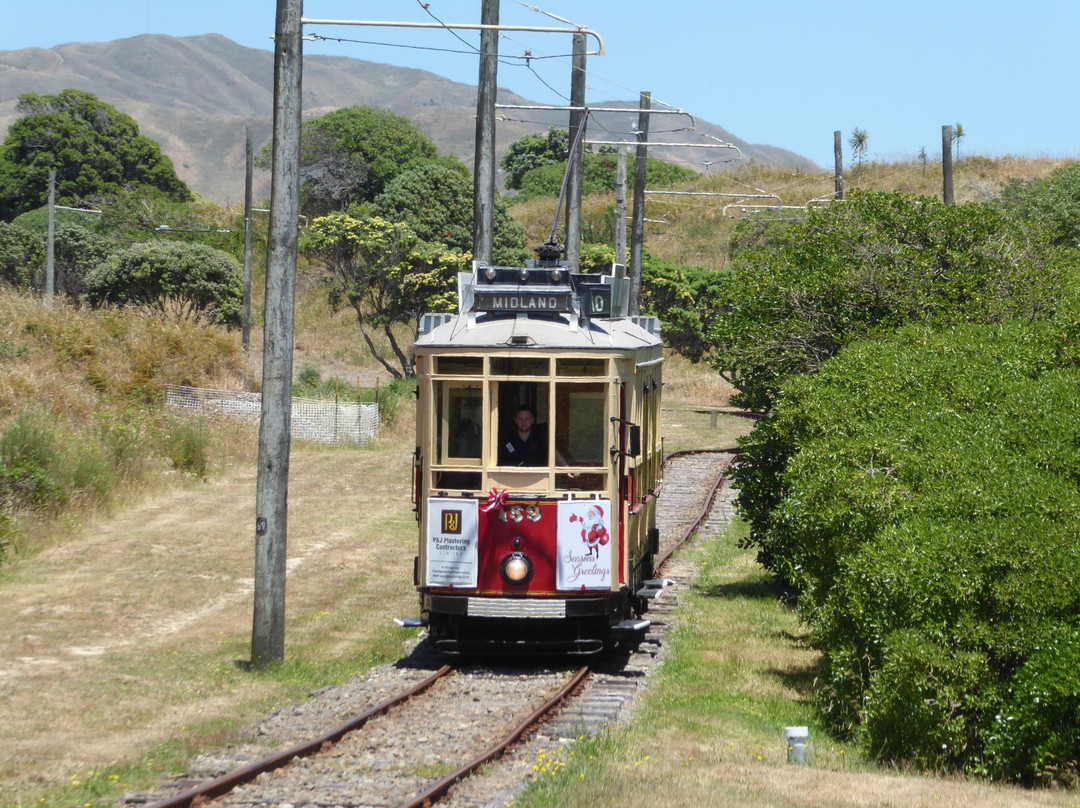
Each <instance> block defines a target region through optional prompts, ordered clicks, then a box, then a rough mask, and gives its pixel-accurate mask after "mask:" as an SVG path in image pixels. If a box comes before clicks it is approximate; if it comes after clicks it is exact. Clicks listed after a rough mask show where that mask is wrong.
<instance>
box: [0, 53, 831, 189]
mask: <svg viewBox="0 0 1080 808" xmlns="http://www.w3.org/2000/svg"><path fill="white" fill-rule="evenodd" d="M273 70H274V55H273V53H272V52H270V51H268V50H258V49H255V48H246V47H243V46H241V45H237V44H236V43H235V42H232V41H231V40H229V39H226V38H225V37H223V36H219V35H217V34H207V35H204V36H197V37H180V38H177V37H169V36H160V35H145V36H137V37H132V38H131V39H121V40H117V41H114V42H96V43H73V44H67V45H60V46H58V47H56V48H50V49H47V50H46V49H41V48H28V49H25V50H17V51H0V99H3V100H0V134H3V133H6V131H7V129H8V127H9V126H10V125H11V123H12V122H13V121H14V120H15V119H16V118H17V113H16V111H15V105H16V100H17V98H18V96H19V95H20V94H23V93H39V94H42V95H51V94H55V93H58V92H60V91H61V90H64V89H68V88H72V89H79V90H85V91H87V92H91V93H93V94H95V95H96V96H97V97H98V98H100V99H101V100H102V101H104V102H106V103H108V104H111V105H112V106H114V107H116V108H117V109H118V110H120V111H121V112H124V113H126V114H128V115H130V116H131V117H133V118H134V119H135V120H136V121H138V123H139V126H140V129H141V131H142V132H143V134H145V135H147V136H148V137H150V138H153V139H154V140H156V141H157V142H158V143H160V144H161V148H162V150H163V151H164V152H165V154H167V155H168V156H169V157H170V158H171V159H172V161H173V163H174V164H175V166H176V170H177V173H178V174H179V175H180V177H181V178H182V179H183V180H184V181H185V182H186V183H187V184H188V185H189V186H190V187H191V188H192V189H194V190H195V191H197V192H198V193H200V194H201V195H202V196H204V197H206V198H207V199H210V200H213V201H215V202H218V203H221V204H229V203H232V202H236V201H237V200H240V199H242V198H243V189H244V168H243V167H244V126H245V124H250V125H251V127H252V133H253V137H254V138H255V143H256V148H258V147H260V146H261V145H262V144H263V143H265V142H267V141H268V140H269V139H270V134H271V121H272V109H273V85H274V73H273ZM499 101H500V103H512V104H528V103H529V102H528V101H526V100H525V99H523V98H521V97H520V96H517V95H514V94H513V93H510V92H507V91H501V92H500V94H499ZM357 104H364V105H370V106H376V107H384V108H387V109H389V110H391V111H392V112H394V113H396V114H398V115H401V116H403V117H405V118H408V119H410V120H412V121H414V122H415V123H416V124H417V125H418V126H420V127H421V128H422V129H423V131H424V132H425V133H426V134H427V135H428V136H429V137H431V138H432V139H433V140H434V141H435V142H436V143H437V144H438V146H439V149H440V151H441V152H443V153H447V154H454V155H457V156H458V157H460V158H462V159H463V160H464V161H465V162H466V164H468V165H470V166H471V165H472V155H473V141H474V137H475V128H476V124H475V112H476V87H475V86H472V85H467V84H461V83H458V82H453V81H450V80H448V79H444V78H442V77H440V76H437V75H435V74H433V73H429V72H427V71H423V70H412V69H409V68H402V67H392V66H389V65H381V64H376V63H373V62H365V61H361V60H359V59H351V58H347V57H334V56H309V57H306V58H305V60H304V114H305V116H311V117H315V116H318V115H322V114H325V113H327V112H329V111H331V110H334V109H338V108H340V107H346V106H353V105H357ZM599 106H609V105H608V104H601V105H599ZM511 117H513V116H511ZM516 117H518V118H525V117H527V118H529V121H530V122H523V121H503V122H500V124H499V129H498V133H497V149H498V151H499V153H500V154H501V152H502V151H503V150H504V149H505V148H506V147H507V146H508V145H509V144H510V143H512V142H513V141H514V140H516V139H518V138H520V137H521V136H522V135H524V134H527V133H529V132H537V131H544V130H545V129H546V127H547V125H549V124H556V125H560V126H565V125H566V113H561V112H541V111H536V112H530V113H529V114H528V115H520V114H519V115H517V116H516ZM633 120H634V119H633V118H632V117H631V116H629V115H626V116H624V115H618V114H612V113H607V114H605V116H604V117H603V118H601V119H600V120H599V121H598V125H599V124H600V123H602V124H603V125H604V126H605V127H606V128H607V129H609V130H611V131H618V130H623V131H625V130H628V129H630V128H632V127H631V126H630V125H628V124H629V123H630V122H632V121H633ZM536 121H539V122H540V123H536ZM665 128H667V127H665ZM697 128H698V130H699V131H700V132H705V133H707V134H709V135H712V136H713V137H716V138H719V139H721V140H725V141H728V142H732V143H734V144H735V145H737V146H738V147H739V148H740V149H741V150H742V153H743V156H744V160H748V159H750V158H751V157H752V158H754V159H755V160H756V161H757V162H759V163H765V164H770V165H772V164H778V165H788V166H803V167H806V168H814V165H813V163H812V162H811V161H809V160H807V159H805V158H803V157H800V156H798V155H796V154H794V153H792V152H788V151H785V150H783V149H777V148H774V147H771V146H757V145H752V144H749V143H746V142H745V141H742V140H739V139H738V138H736V137H734V136H733V135H731V134H730V133H728V132H726V131H724V130H723V129H721V128H720V127H718V126H714V125H712V124H708V123H704V122H701V121H698V122H697ZM600 131H603V130H600ZM605 139H606V138H605ZM698 140H699V141H700V142H706V141H705V139H704V138H698ZM669 151H670V150H669ZM658 152H659V153H660V156H662V152H663V150H658ZM719 154H731V153H730V152H723V153H721V152H718V151H717V150H715V149H709V150H705V149H700V150H686V149H680V150H678V152H677V158H678V160H679V162H681V163H683V164H688V165H692V166H700V165H702V164H703V163H705V162H706V161H713V160H717V159H724V158H723V157H718V155H719ZM671 156H675V155H674V154H672V155H671ZM256 182H257V186H256V195H257V196H260V197H265V196H266V195H268V194H269V175H268V174H266V173H265V172H257V176H256Z"/></svg>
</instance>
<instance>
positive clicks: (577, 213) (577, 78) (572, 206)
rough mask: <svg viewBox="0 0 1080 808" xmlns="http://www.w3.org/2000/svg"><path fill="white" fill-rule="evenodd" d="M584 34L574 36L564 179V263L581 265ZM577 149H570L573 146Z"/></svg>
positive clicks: (583, 172)
mask: <svg viewBox="0 0 1080 808" xmlns="http://www.w3.org/2000/svg"><path fill="white" fill-rule="evenodd" d="M584 108H585V34H574V56H573V67H572V68H571V76H570V132H569V139H570V156H569V158H568V159H569V160H570V165H569V166H568V169H569V171H568V174H567V178H566V263H567V265H568V266H570V267H571V268H573V269H574V270H577V269H579V264H580V263H581V193H582V187H583V186H584V182H585V137H584V134H585V133H584V132H582V131H581V130H582V128H583V127H584V126H585V121H586V120H587V119H586V116H585V109H584ZM575 144H576V145H577V148H576V149H575V148H574V145H575Z"/></svg>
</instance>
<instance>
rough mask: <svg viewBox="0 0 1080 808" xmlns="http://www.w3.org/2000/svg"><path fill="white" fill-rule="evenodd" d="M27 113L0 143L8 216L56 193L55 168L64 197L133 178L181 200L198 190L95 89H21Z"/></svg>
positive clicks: (75, 198)
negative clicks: (51, 190)
mask: <svg viewBox="0 0 1080 808" xmlns="http://www.w3.org/2000/svg"><path fill="white" fill-rule="evenodd" d="M16 109H17V110H18V112H19V113H20V114H21V115H22V116H23V117H21V118H20V119H19V120H17V121H16V122H15V123H14V124H12V126H11V129H10V130H9V131H8V135H7V137H6V138H5V139H4V143H3V146H2V147H0V219H3V220H5V221H10V220H11V219H13V218H15V216H17V215H19V214H20V213H23V212H25V211H29V210H33V209H34V208H39V207H41V206H43V205H45V204H46V202H47V201H48V194H49V189H48V177H49V170H50V169H55V170H56V183H57V193H56V199H57V201H58V202H59V203H61V204H65V205H77V204H78V203H80V202H81V201H84V200H94V199H97V198H99V197H101V196H102V195H104V194H108V193H114V192H116V191H119V190H120V189H122V188H124V187H127V186H150V187H152V188H157V189H159V190H160V191H162V192H163V193H165V194H166V195H168V196H169V197H171V198H173V199H177V200H187V199H191V198H192V195H191V191H189V190H188V188H187V186H186V185H184V183H183V182H182V181H181V180H180V178H179V177H177V176H176V172H175V170H174V169H173V165H172V162H171V161H170V160H169V158H168V157H166V156H164V155H163V154H162V153H161V149H160V148H159V147H158V144H157V143H155V142H154V141H152V140H150V139H149V138H147V137H145V136H143V135H141V134H139V126H138V124H137V123H136V122H135V121H134V119H132V118H130V117H129V116H127V115H124V114H123V113H121V112H118V111H117V110H116V109H114V108H113V107H111V106H109V105H108V104H105V103H102V102H101V101H98V100H97V98H96V97H95V96H94V95H92V94H91V93H87V92H83V91H81V90H64V91H63V92H61V93H60V94H59V95H45V96H42V95H36V94H34V93H30V94H27V95H22V96H19V103H18V106H17V107H16Z"/></svg>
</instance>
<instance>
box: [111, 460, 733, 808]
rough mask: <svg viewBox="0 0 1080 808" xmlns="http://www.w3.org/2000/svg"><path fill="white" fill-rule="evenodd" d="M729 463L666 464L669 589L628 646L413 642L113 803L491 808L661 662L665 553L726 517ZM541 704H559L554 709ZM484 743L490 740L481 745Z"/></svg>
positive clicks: (618, 709) (599, 720) (686, 572)
mask: <svg viewBox="0 0 1080 808" xmlns="http://www.w3.org/2000/svg"><path fill="white" fill-rule="evenodd" d="M731 457H732V455H731V453H721V452H695V453H686V454H680V455H678V456H673V457H671V458H669V460H668V462H667V463H666V465H665V482H664V488H663V491H662V495H661V497H660V499H659V501H658V514H657V521H658V526H659V527H660V531H661V548H660V550H661V556H660V558H661V559H663V565H662V566H660V565H658V566H659V572H658V575H662V576H663V577H664V578H665V579H666V580H667V581H670V582H671V583H670V585H669V586H666V587H664V588H663V589H658V590H657V596H656V597H655V598H654V599H653V600H652V601H651V603H650V609H649V613H648V614H647V617H649V619H650V620H651V621H652V625H651V627H650V629H649V630H648V632H647V634H646V635H645V637H644V638H643V639H642V640H641V641H640V642H639V643H637V644H635V645H634V646H633V647H632V648H628V649H626V650H623V651H620V652H618V653H616V654H612V655H609V656H605V657H603V658H601V659H600V660H598V661H597V662H596V663H595V664H594V665H592V666H590V668H582V669H578V668H576V667H575V666H571V665H570V664H569V663H568V664H565V665H563V664H560V663H558V662H552V661H548V663H547V665H548V666H547V667H537V666H536V665H530V666H528V667H515V666H508V665H488V664H482V665H479V664H478V665H467V666H459V667H456V668H453V669H451V668H450V667H449V666H445V667H443V666H441V663H442V659H441V657H440V656H439V655H437V654H436V653H435V652H434V651H432V650H431V649H430V648H429V647H428V646H427V644H426V643H420V644H419V645H417V646H416V647H415V648H414V650H413V652H412V654H410V655H409V656H408V657H406V658H404V659H403V660H401V661H399V662H398V663H397V664H396V665H393V666H383V667H382V668H379V669H375V670H373V671H371V672H369V673H368V674H367V675H365V676H364V677H357V678H356V679H354V680H352V681H350V682H349V683H347V684H345V685H342V686H340V687H333V688H326V689H324V690H323V691H319V692H317V693H315V694H313V697H312V698H311V699H309V701H308V702H305V703H304V704H302V705H298V706H297V707H295V708H292V709H289V710H283V711H279V712H277V713H275V714H273V715H271V716H269V717H268V718H267V719H266V720H264V721H263V722H261V723H260V725H259V726H258V727H257V728H256V730H255V737H256V742H254V743H251V744H248V745H245V746H243V747H237V748H234V749H230V750H226V751H225V752H224V753H222V754H218V755H205V756H202V757H200V758H199V759H197V760H196V761H195V765H194V766H193V769H192V772H191V773H190V774H189V775H187V776H186V777H184V778H178V779H177V780H174V781H173V782H171V783H169V784H168V785H167V786H166V787H165V788H163V789H162V790H161V791H156V792H153V793H149V794H129V795H125V797H124V798H123V799H122V800H121V801H120V802H118V803H117V808H136V806H148V805H152V806H154V808H188V806H192V805H195V806H198V805H203V804H205V803H206V801H208V800H211V799H212V800H214V805H220V806H229V807H230V808H232V807H233V806H235V807H236V808H248V806H251V807H252V808H254V806H271V805H272V806H277V805H291V806H298V807H299V806H305V805H311V806H316V805H317V806H358V807H359V806H380V808H381V806H422V805H429V804H431V803H432V802H435V801H438V800H443V799H444V798H445V799H444V804H445V805H448V806H450V808H464V807H465V806H469V808H472V806H487V805H504V804H505V803H506V802H508V801H510V800H511V799H512V797H513V793H514V792H515V791H516V790H517V789H518V788H520V787H521V785H522V783H523V782H524V781H525V780H526V779H527V778H528V777H529V776H530V775H531V773H532V766H533V763H534V762H535V761H536V760H537V759H538V757H541V756H542V752H541V750H552V749H554V748H555V747H557V746H559V745H564V744H566V743H568V742H570V741H572V740H573V739H576V738H579V737H581V736H583V735H592V734H595V733H597V732H599V731H601V730H602V729H603V728H604V727H605V726H609V725H614V724H616V723H618V722H619V721H621V720H624V719H625V718H626V717H627V715H628V713H629V712H630V711H631V710H632V708H633V704H634V701H635V699H636V697H637V696H638V694H639V693H640V692H641V691H642V689H643V688H644V686H645V684H646V682H647V679H648V675H649V673H650V672H651V671H652V670H653V669H654V668H655V667H656V666H657V665H658V664H659V662H660V660H661V658H662V651H663V647H664V646H663V634H664V631H665V630H666V629H667V627H668V625H669V622H670V620H671V618H672V615H673V613H674V610H675V608H676V606H677V603H678V596H679V593H680V592H681V591H684V590H685V587H686V585H687V583H688V581H689V580H690V579H691V578H692V576H693V574H694V567H693V564H692V563H690V562H689V561H686V560H683V559H681V558H680V557H679V556H678V555H673V554H672V553H673V551H674V550H675V549H676V548H677V547H678V546H679V545H680V544H681V543H682V542H683V541H684V540H685V539H686V538H688V537H689V536H690V535H692V534H694V533H695V532H696V533H698V534H699V535H703V534H707V533H709V532H710V531H715V530H719V529H722V527H723V526H724V525H726V524H727V523H728V522H730V519H731V517H732V513H733V510H732V504H731V501H732V499H733V496H732V492H731V491H730V489H728V488H726V487H722V486H721V485H720V475H721V474H722V472H723V470H724V469H725V468H726V467H727V465H728V464H729V463H730V460H731ZM555 704H561V705H562V706H561V707H559V708H558V710H557V712H553V711H554V710H555V709H556V708H555V706H554V705H555ZM345 716H354V717H352V718H348V719H347V720H343V718H344V717H345ZM545 716H546V717H547V720H543V719H544V717H545ZM540 722H542V723H540ZM526 733H528V735H527V737H526V739H525V740H524V741H519V739H521V738H522V736H523V735H526ZM492 738H498V741H497V742H496V743H494V744H492ZM511 743H516V744H517V745H516V746H515V747H514V753H513V754H512V755H506V756H504V757H503V758H502V759H501V761H500V762H499V763H498V764H497V765H492V766H487V767H485V769H484V773H483V775H476V776H472V777H469V778H468V779H464V780H463V779H462V778H465V777H466V774H467V773H468V771H469V770H473V769H476V768H478V767H480V766H481V765H483V764H484V763H486V762H488V761H490V760H493V759H495V758H496V757H497V756H498V755H500V754H501V753H502V751H503V750H505V749H506V748H507V747H508V746H509V745H510V744H511ZM455 783H456V785H455ZM451 787H453V791H452V792H451V793H450V794H449V797H447V796H446V795H447V793H448V792H450V789H451Z"/></svg>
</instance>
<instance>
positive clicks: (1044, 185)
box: [998, 163, 1080, 247]
mask: <svg viewBox="0 0 1080 808" xmlns="http://www.w3.org/2000/svg"><path fill="white" fill-rule="evenodd" d="M998 204H999V205H1000V206H1001V207H1002V208H1003V209H1004V210H1006V211H1008V212H1009V213H1010V214H1011V215H1013V216H1015V217H1017V218H1018V219H1021V220H1023V221H1025V222H1029V223H1031V224H1033V225H1036V226H1039V227H1045V228H1046V229H1047V230H1048V232H1049V233H1050V237H1051V239H1053V241H1054V242H1056V243H1058V244H1066V245H1070V246H1072V247H1080V163H1069V164H1068V165H1064V166H1062V167H1061V168H1059V169H1057V170H1056V171H1054V173H1052V174H1051V175H1050V176H1049V177H1045V178H1042V179H1034V180H1012V181H1011V182H1010V183H1009V184H1008V185H1006V186H1005V187H1004V188H1003V189H1002V191H1001V196H1000V197H999V198H998Z"/></svg>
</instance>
